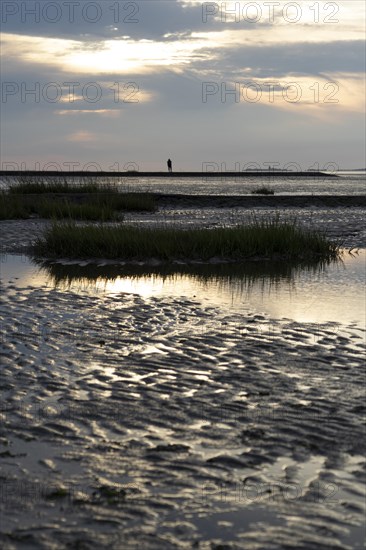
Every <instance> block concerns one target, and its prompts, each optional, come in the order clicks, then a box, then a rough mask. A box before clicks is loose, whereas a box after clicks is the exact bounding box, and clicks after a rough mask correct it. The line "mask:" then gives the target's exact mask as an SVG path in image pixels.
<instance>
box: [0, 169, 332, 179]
mask: <svg viewBox="0 0 366 550" xmlns="http://www.w3.org/2000/svg"><path fill="white" fill-rule="evenodd" d="M0 176H10V177H11V176H33V177H34V176H40V177H68V178H90V177H93V178H180V179H181V178H202V179H206V178H211V179H215V178H225V179H226V178H228V179H229V178H238V179H242V178H248V177H250V178H258V177H261V178H263V177H267V178H273V177H276V178H281V177H282V178H285V177H286V178H288V177H291V178H314V177H316V178H338V176H337V175H336V174H329V173H326V172H290V171H288V172H286V171H276V170H275V171H273V170H263V171H253V172H246V171H245V172H171V173H170V172H133V171H131V172H70V171H65V172H61V171H37V170H27V171H25V170H0Z"/></svg>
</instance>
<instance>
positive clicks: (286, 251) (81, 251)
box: [35, 219, 339, 261]
mask: <svg viewBox="0 0 366 550" xmlns="http://www.w3.org/2000/svg"><path fill="white" fill-rule="evenodd" d="M338 250H339V247H338V245H337V244H336V243H333V242H331V241H329V240H328V239H327V238H326V237H325V236H324V235H322V234H321V233H319V232H317V231H312V230H306V229H303V228H301V227H299V226H298V225H297V224H296V222H294V221H289V222H280V221H279V220H278V219H273V220H269V221H258V220H253V221H252V222H251V223H250V224H249V225H241V226H237V227H222V228H215V229H188V230H184V229H180V228H175V227H173V228H162V229H154V228H143V229H140V228H137V227H133V226H124V225H119V226H114V227H112V226H102V225H98V226H77V225H76V224H74V223H66V224H60V223H55V224H54V225H53V226H52V227H51V228H50V229H49V230H48V231H47V232H46V234H45V237H44V238H41V239H39V240H38V241H37V243H36V246H35V254H36V255H38V256H42V257H49V258H52V257H69V258H90V257H93V258H108V259H117V258H118V259H124V260H146V259H149V258H150V259H151V258H156V259H159V260H164V261H170V260H175V259H184V260H206V261H207V260H209V259H211V258H213V257H219V258H221V259H226V260H235V261H237V260H242V259H245V258H251V257H258V256H259V257H271V258H276V257H277V258H278V257H279V256H281V257H284V258H286V259H299V258H309V257H315V256H318V257H322V258H331V257H337V255H338Z"/></svg>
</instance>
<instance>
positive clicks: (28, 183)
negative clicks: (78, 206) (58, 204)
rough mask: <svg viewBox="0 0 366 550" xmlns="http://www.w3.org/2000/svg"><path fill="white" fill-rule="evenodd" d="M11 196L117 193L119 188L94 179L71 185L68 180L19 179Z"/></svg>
mask: <svg viewBox="0 0 366 550" xmlns="http://www.w3.org/2000/svg"><path fill="white" fill-rule="evenodd" d="M8 191H9V193H10V194H16V195H19V194H22V195H25V194H27V195H29V194H32V195H38V194H44V193H71V194H72V193H116V192H117V186H116V185H114V184H112V183H108V182H98V181H97V180H96V179H93V178H81V179H80V180H79V181H78V182H73V183H69V182H68V181H67V179H66V178H47V177H43V178H37V179H35V178H34V177H18V178H16V179H15V182H14V183H13V185H11V186H10V187H9V190H8Z"/></svg>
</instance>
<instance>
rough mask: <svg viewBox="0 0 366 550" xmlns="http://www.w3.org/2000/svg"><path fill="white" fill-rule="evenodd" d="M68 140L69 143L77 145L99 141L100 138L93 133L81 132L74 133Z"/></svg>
mask: <svg viewBox="0 0 366 550" xmlns="http://www.w3.org/2000/svg"><path fill="white" fill-rule="evenodd" d="M67 139H68V141H72V142H76V143H86V142H92V141H97V139H98V136H97V135H96V134H93V133H92V132H86V131H83V130H79V131H78V132H74V133H73V134H70V135H69V136H67Z"/></svg>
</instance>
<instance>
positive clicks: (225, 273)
mask: <svg viewBox="0 0 366 550" xmlns="http://www.w3.org/2000/svg"><path fill="white" fill-rule="evenodd" d="M336 261H340V260H336V259H334V260H313V261H301V262H291V263H290V262H278V261H277V262H271V261H256V262H246V263H231V264H217V265H211V264H194V265H176V264H162V265H160V266H148V265H144V266H138V265H125V266H121V265H104V266H98V265H96V264H88V265H86V266H81V265H79V264H71V265H63V264H59V263H52V262H44V261H40V260H38V261H37V263H38V264H39V265H40V266H42V268H43V269H45V270H46V272H47V273H48V274H49V275H50V277H51V279H52V283H53V285H54V286H56V287H59V286H61V287H70V286H71V285H73V284H75V283H76V284H77V285H80V286H83V287H85V288H88V287H91V286H95V285H97V284H98V283H102V284H107V283H113V282H115V281H116V280H117V279H119V278H129V279H132V280H136V281H137V280H139V279H141V278H148V277H151V276H156V277H159V278H161V279H162V280H163V282H169V281H173V282H178V283H179V280H181V278H182V277H191V278H192V280H193V281H197V282H199V283H203V284H205V285H206V284H207V285H208V286H209V285H212V284H213V285H215V286H217V287H218V288H227V287H232V288H236V289H238V291H239V292H243V291H248V290H250V289H251V288H252V287H253V286H254V285H255V284H258V283H259V284H260V285H261V288H262V290H264V289H265V288H268V287H269V288H270V287H272V286H277V285H279V284H280V283H281V282H284V281H286V282H287V283H291V282H293V281H294V277H295V276H296V274H297V273H298V272H299V271H300V270H306V271H310V272H313V273H318V272H321V271H322V270H324V269H325V268H326V267H327V266H328V265H329V264H331V263H333V262H336Z"/></svg>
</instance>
